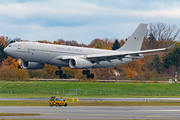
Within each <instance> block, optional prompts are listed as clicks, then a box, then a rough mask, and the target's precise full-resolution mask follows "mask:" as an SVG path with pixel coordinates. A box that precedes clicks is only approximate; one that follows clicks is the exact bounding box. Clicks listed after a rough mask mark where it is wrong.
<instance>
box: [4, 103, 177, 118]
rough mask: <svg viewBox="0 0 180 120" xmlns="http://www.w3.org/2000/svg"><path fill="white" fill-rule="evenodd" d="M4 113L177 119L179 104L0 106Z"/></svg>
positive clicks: (47, 116) (49, 116)
mask: <svg viewBox="0 0 180 120" xmlns="http://www.w3.org/2000/svg"><path fill="white" fill-rule="evenodd" d="M0 112H4V113H39V114H43V115H36V116H1V117H0V119H3V118H4V119H179V118H180V106H149V107H148V106H141V107H139V106H128V107H127V106H125V107H124V106H123V107H97V106H93V107H0Z"/></svg>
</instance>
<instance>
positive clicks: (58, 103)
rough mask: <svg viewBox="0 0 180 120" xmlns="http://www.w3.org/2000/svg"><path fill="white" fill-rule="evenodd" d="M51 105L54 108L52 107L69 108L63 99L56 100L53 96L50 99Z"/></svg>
mask: <svg viewBox="0 0 180 120" xmlns="http://www.w3.org/2000/svg"><path fill="white" fill-rule="evenodd" d="M49 105H50V106H51V107H52V106H56V107H58V106H65V107H66V106H67V102H66V100H65V99H63V98H61V99H60V98H56V97H55V96H52V97H51V98H50V99H49Z"/></svg>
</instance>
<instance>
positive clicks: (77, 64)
mask: <svg viewBox="0 0 180 120" xmlns="http://www.w3.org/2000/svg"><path fill="white" fill-rule="evenodd" d="M69 66H70V67H71V68H76V69H85V68H90V67H92V63H91V62H90V61H88V60H86V59H82V58H72V59H70V60H69Z"/></svg>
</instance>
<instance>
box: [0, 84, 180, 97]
mask: <svg viewBox="0 0 180 120" xmlns="http://www.w3.org/2000/svg"><path fill="white" fill-rule="evenodd" d="M0 87H1V89H0V94H9V95H11V94H36V95H38V94H49V95H51V94H57V95H63V93H64V94H71V95H72V94H76V93H77V95H79V96H88V95H96V96H102V95H117V96H119V95H132V96H133V95H135V96H180V89H179V88H180V84H170V83H95V82H88V83H86V82H59V81H0ZM63 90H64V91H63ZM76 90H77V91H76Z"/></svg>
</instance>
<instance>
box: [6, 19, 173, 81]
mask: <svg viewBox="0 0 180 120" xmlns="http://www.w3.org/2000/svg"><path fill="white" fill-rule="evenodd" d="M146 28H147V24H142V23H141V24H140V25H139V26H138V27H137V28H136V30H135V31H134V32H133V34H132V35H131V36H130V38H129V39H128V40H127V42H126V43H125V44H124V45H123V46H122V47H121V48H119V49H118V50H105V49H95V48H86V47H75V46H66V45H56V44H46V43H38V42H14V43H11V44H9V45H8V46H7V47H6V48H5V49H4V52H5V53H6V54H7V55H9V56H11V57H12V58H15V59H21V61H22V62H21V64H20V65H19V66H18V68H24V69H42V68H44V64H50V65H55V66H57V67H58V69H59V70H57V71H56V72H55V74H56V75H59V77H60V78H61V79H63V78H64V79H66V78H67V75H66V74H64V73H63V70H62V69H61V67H70V68H73V69H84V70H83V71H82V74H83V75H86V77H87V78H94V74H93V73H90V70H89V69H90V68H92V69H95V68H109V67H114V66H119V65H122V64H126V63H129V62H131V61H134V60H137V59H140V58H143V57H144V56H146V55H147V54H145V53H151V52H158V51H165V50H168V49H171V48H173V47H174V46H175V45H176V43H175V44H173V45H171V46H170V47H167V48H160V49H151V50H141V46H142V42H143V39H144V36H145V32H146ZM151 55H152V54H151Z"/></svg>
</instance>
